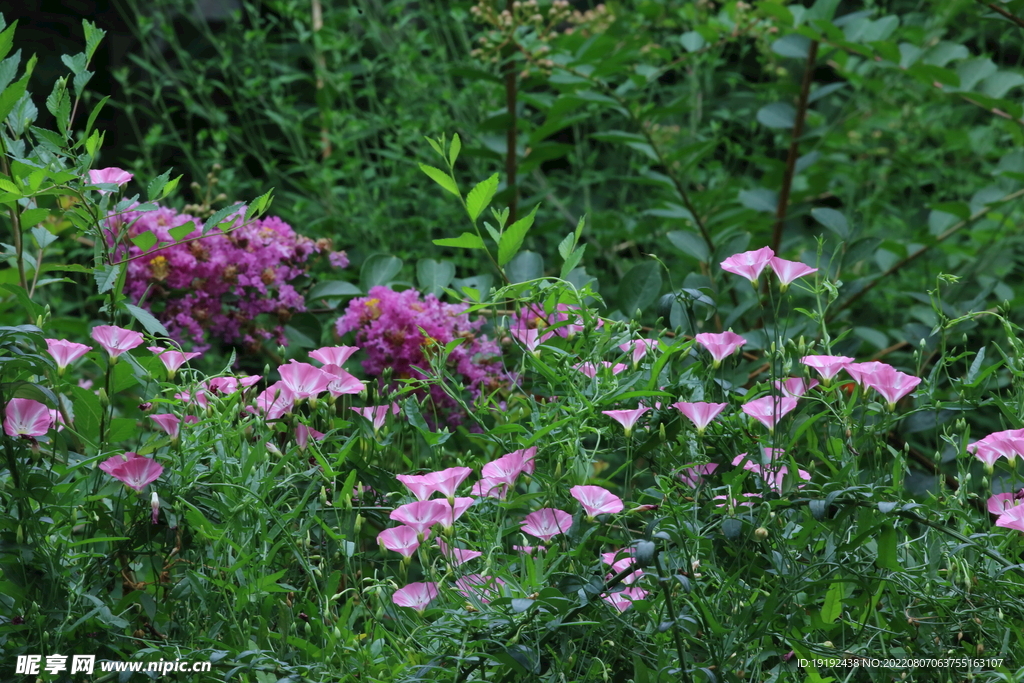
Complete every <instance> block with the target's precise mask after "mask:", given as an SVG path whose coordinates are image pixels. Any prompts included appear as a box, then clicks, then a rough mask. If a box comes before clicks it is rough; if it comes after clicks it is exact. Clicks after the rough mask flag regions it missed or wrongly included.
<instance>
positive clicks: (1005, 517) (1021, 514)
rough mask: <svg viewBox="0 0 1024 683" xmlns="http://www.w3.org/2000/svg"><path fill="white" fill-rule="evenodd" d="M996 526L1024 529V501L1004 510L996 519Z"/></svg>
mask: <svg viewBox="0 0 1024 683" xmlns="http://www.w3.org/2000/svg"><path fill="white" fill-rule="evenodd" d="M996 526H1001V527H1006V528H1007V529H1016V530H1017V531H1024V503H1018V504H1017V505H1014V506H1013V507H1008V508H1006V509H1005V510H1003V512H1002V514H1000V515H999V519H997V520H996Z"/></svg>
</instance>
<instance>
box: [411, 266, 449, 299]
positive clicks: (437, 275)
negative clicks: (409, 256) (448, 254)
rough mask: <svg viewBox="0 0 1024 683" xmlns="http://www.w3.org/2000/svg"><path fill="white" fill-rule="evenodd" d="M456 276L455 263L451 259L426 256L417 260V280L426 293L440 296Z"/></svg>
mask: <svg viewBox="0 0 1024 683" xmlns="http://www.w3.org/2000/svg"><path fill="white" fill-rule="evenodd" d="M454 277H455V265H454V264H453V263H452V262H451V261H435V260H434V259H429V258H424V259H420V260H419V261H417V262H416V282H417V283H419V286H420V289H422V290H423V292H424V294H433V295H434V296H437V297H440V296H441V294H443V293H444V288H445V287H447V286H448V285H449V284H451V281H452V278H454Z"/></svg>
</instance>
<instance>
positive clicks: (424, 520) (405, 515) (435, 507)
mask: <svg viewBox="0 0 1024 683" xmlns="http://www.w3.org/2000/svg"><path fill="white" fill-rule="evenodd" d="M451 514H452V509H451V506H450V505H449V504H448V502H447V501H444V500H420V501H416V502H415V503H406V504H405V505H402V506H400V507H397V508H395V509H394V510H392V511H391V515H390V517H391V519H393V520H395V521H396V522H400V523H402V524H405V525H406V526H410V527H412V528H413V529H415V530H416V533H417V534H420V535H422V536H423V537H424V538H426V536H427V532H428V531H430V527H432V526H434V525H435V524H438V523H440V522H443V521H445V520H446V519H450V518H451Z"/></svg>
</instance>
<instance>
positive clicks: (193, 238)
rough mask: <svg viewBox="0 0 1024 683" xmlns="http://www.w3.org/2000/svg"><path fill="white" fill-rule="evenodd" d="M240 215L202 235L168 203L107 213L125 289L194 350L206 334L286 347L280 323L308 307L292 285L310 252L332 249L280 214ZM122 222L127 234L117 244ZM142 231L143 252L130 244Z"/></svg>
mask: <svg viewBox="0 0 1024 683" xmlns="http://www.w3.org/2000/svg"><path fill="white" fill-rule="evenodd" d="M131 208H134V205H133V207H131ZM243 216H244V213H243V212H241V211H240V212H239V213H238V214H236V215H234V216H233V217H232V218H229V220H233V221H234V223H233V224H232V227H231V228H229V229H228V230H227V231H221V230H218V229H217V228H216V227H212V228H211V229H210V231H209V232H208V233H207V234H206V235H205V236H202V237H200V236H201V235H203V230H204V227H203V223H202V221H201V220H199V219H198V218H196V217H195V216H190V215H188V214H184V213H178V212H177V211H175V210H174V209H170V208H167V207H161V208H158V209H157V210H155V211H147V212H138V211H130V210H129V211H128V212H126V213H121V214H111V215H110V216H109V217H108V218H107V219H106V221H105V224H106V228H107V235H108V237H107V240H108V243H109V245H110V246H111V247H113V248H114V257H115V259H116V260H123V259H129V260H128V262H127V268H128V272H127V277H126V281H125V290H124V291H125V294H126V295H127V296H128V297H129V299H130V300H132V301H141V302H142V304H141V305H142V306H143V307H144V308H147V309H149V310H150V311H151V312H152V313H153V314H154V315H155V316H156V317H157V318H158V319H159V320H160V321H161V322H162V323H163V324H164V325H165V327H166V328H167V330H168V331H169V332H170V334H171V336H172V337H173V338H174V339H176V340H178V341H179V342H182V341H186V340H190V341H191V342H192V343H193V344H194V346H195V348H196V349H197V350H200V351H202V350H205V349H206V348H209V344H208V343H207V342H206V337H205V335H206V333H207V332H210V333H211V334H212V335H213V336H215V337H217V338H219V339H221V340H222V341H224V342H228V343H242V344H246V345H250V346H252V345H256V344H259V343H260V341H262V340H264V339H271V338H273V339H274V340H275V341H276V342H277V343H279V344H286V341H285V339H284V329H283V327H282V325H283V324H284V323H285V322H287V321H288V319H289V318H291V316H292V315H293V314H294V313H295V312H298V311H304V310H305V308H306V305H305V300H304V299H303V297H302V295H301V294H300V293H299V292H298V291H296V289H295V286H294V282H295V281H296V280H297V279H298V278H299V277H301V276H302V275H304V274H305V272H306V270H307V268H308V262H309V260H310V258H311V257H312V256H314V255H315V254H320V253H326V252H328V251H329V249H330V243H329V241H327V240H318V241H313V240H312V239H310V238H308V237H304V236H302V235H298V234H296V233H295V231H294V230H293V229H292V228H291V226H289V225H288V224H287V223H285V222H284V221H282V220H281V219H280V218H276V217H272V216H271V217H267V218H262V219H259V220H253V221H251V222H250V223H248V224H246V225H241V220H242V218H243ZM189 222H192V223H193V224H194V226H195V227H194V228H193V229H192V230H191V232H189V233H188V234H187V235H184V236H182V235H178V237H179V239H176V238H175V237H172V236H171V233H170V231H171V229H172V228H176V227H180V226H182V225H185V224H187V223H189ZM239 225H241V227H237V226H239ZM125 226H129V227H128V229H127V236H126V239H123V240H121V241H119V242H118V244H117V245H115V244H114V241H115V239H116V238H117V235H118V233H119V232H120V231H121V230H122V229H123V228H124V227H125ZM146 232H151V233H153V235H155V236H156V238H157V240H158V242H157V244H155V245H154V246H152V247H150V248H148V249H146V250H143V249H141V248H140V247H139V246H138V245H135V244H133V243H131V241H130V240H131V238H133V237H137V236H139V235H142V234H144V233H146ZM162 243H164V244H163V245H162ZM328 259H329V261H330V263H331V264H332V265H334V266H335V267H344V266H346V265H348V259H347V257H346V256H345V254H344V252H331V253H330V254H329V255H328ZM261 314H269V315H271V316H274V318H276V321H277V324H276V325H273V326H272V327H271V328H270V329H265V328H264V327H261V326H260V325H259V324H257V323H256V322H255V321H256V318H257V316H259V315H261Z"/></svg>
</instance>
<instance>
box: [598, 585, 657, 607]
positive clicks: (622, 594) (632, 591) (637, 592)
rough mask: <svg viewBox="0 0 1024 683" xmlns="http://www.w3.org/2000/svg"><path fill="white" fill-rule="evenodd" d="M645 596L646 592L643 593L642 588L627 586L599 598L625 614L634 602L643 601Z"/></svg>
mask: <svg viewBox="0 0 1024 683" xmlns="http://www.w3.org/2000/svg"><path fill="white" fill-rule="evenodd" d="M647 596H648V591H645V590H644V589H643V588H640V587H639V586H628V587H626V588H623V589H622V590H621V591H617V592H615V593H604V594H602V595H601V598H602V599H603V600H604V601H605V602H607V603H608V604H610V605H612V606H613V607H614V608H615V609H617V610H619V611H620V612H625V611H626V610H628V609H629V608H630V607H632V606H633V601H634V600H643V599H644V598H646V597H647Z"/></svg>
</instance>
